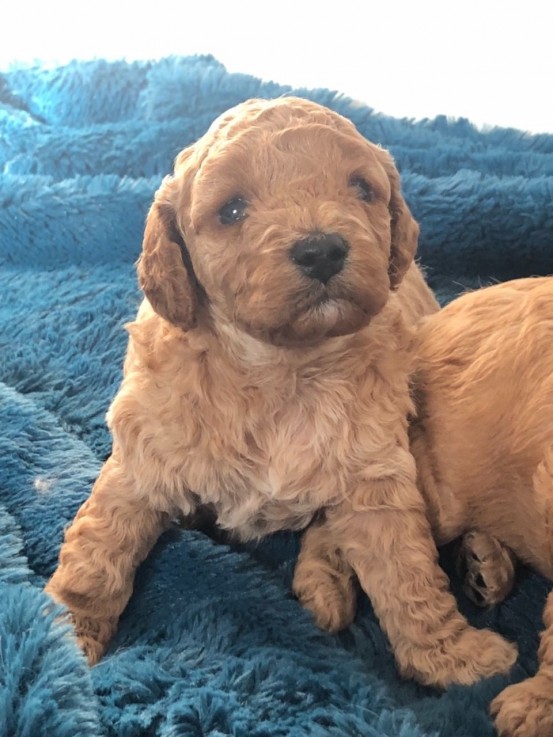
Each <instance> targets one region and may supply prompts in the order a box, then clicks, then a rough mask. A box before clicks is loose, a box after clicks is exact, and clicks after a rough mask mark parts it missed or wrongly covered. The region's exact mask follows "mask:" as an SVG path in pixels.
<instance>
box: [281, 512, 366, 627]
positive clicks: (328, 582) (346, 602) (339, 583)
mask: <svg viewBox="0 0 553 737" xmlns="http://www.w3.org/2000/svg"><path fill="white" fill-rule="evenodd" d="M292 587H293V590H294V593H295V594H296V596H297V597H298V599H299V600H300V601H301V603H302V604H303V606H304V607H305V608H306V609H308V610H309V611H310V612H311V613H312V614H313V616H314V617H315V622H316V623H317V625H318V626H319V627H320V628H321V629H324V630H327V631H328V632H339V631H340V630H342V629H344V628H346V627H349V625H350V624H351V623H352V622H353V618H354V617H355V608H356V603H357V593H356V590H355V583H354V580H353V570H352V568H351V566H350V565H349V564H348V563H346V561H345V560H344V557H343V555H342V554H341V552H340V550H339V549H338V548H337V547H336V546H335V545H333V544H332V539H330V538H329V534H328V529H327V528H325V526H324V524H321V523H320V522H314V523H313V524H312V525H311V526H310V527H308V528H307V530H306V531H305V532H304V533H303V536H302V540H301V550H300V554H299V557H298V562H297V564H296V570H295V571H294V582H293V584H292Z"/></svg>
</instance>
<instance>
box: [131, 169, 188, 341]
mask: <svg viewBox="0 0 553 737" xmlns="http://www.w3.org/2000/svg"><path fill="white" fill-rule="evenodd" d="M175 189H176V187H175V180H174V179H173V178H172V177H167V178H166V179H165V180H164V182H163V184H162V186H161V187H160V189H159V190H158V192H157V193H156V197H155V200H154V203H153V205H152V207H151V208H150V212H149V214H148V218H147V220H146V230H145V233H144V242H143V244H142V254H141V256H140V258H139V260H138V263H137V271H138V282H139V284H140V288H141V289H142V291H143V292H144V294H145V295H146V297H147V298H148V300H149V301H150V304H151V305H152V307H153V308H154V310H155V311H156V312H157V313H158V315H161V317H163V318H165V319H166V320H168V321H169V322H171V323H173V325H177V326H178V327H181V328H182V329H183V330H190V329H191V328H193V327H194V326H195V323H196V314H197V309H198V296H199V284H198V282H197V279H196V276H195V274H194V269H193V268H192V263H191V261H190V255H189V253H188V250H187V248H186V244H185V242H184V240H183V237H182V234H181V233H180V231H179V228H178V225H177V220H176V213H175V204H174V201H175V196H174V190H175Z"/></svg>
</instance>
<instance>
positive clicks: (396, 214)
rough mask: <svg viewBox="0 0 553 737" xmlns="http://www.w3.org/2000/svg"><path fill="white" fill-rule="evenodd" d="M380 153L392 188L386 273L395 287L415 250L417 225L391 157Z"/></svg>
mask: <svg viewBox="0 0 553 737" xmlns="http://www.w3.org/2000/svg"><path fill="white" fill-rule="evenodd" d="M382 153H383V154H384V155H383V156H382V159H381V162H382V164H383V166H384V169H385V170H386V173H387V174H388V178H389V180H390V184H391V188H392V194H391V197H390V204H389V206H388V207H389V210H390V217H391V222H392V247H391V252H390V265H389V268H388V273H389V276H390V286H391V288H392V289H397V287H398V286H399V284H400V283H401V280H402V279H403V277H404V276H405V273H406V271H407V269H408V268H409V267H410V266H411V264H412V262H413V259H414V257H415V254H416V252H417V246H418V242H419V226H418V223H417V221H416V220H415V218H414V217H413V216H412V214H411V211H410V210H409V208H408V206H407V203H406V202H405V200H404V199H403V195H402V194H401V186H400V181H399V173H398V171H397V169H396V167H395V164H394V162H393V159H392V157H391V156H390V155H389V154H388V153H387V152H385V151H383V152H382Z"/></svg>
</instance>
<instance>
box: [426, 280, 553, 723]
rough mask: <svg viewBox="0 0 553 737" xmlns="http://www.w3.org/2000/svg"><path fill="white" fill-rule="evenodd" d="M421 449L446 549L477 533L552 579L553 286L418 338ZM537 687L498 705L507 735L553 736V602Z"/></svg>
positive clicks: (479, 300)
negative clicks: (460, 537)
mask: <svg viewBox="0 0 553 737" xmlns="http://www.w3.org/2000/svg"><path fill="white" fill-rule="evenodd" d="M417 350H418V358H417V384H418V388H419V395H418V400H419V404H420V407H419V419H418V421H417V422H416V424H414V425H413V428H412V431H411V432H412V442H411V448H412V452H413V454H414V456H415V458H416V460H417V466H418V480H419V486H420V488H421V490H422V491H423V493H424V495H425V497H426V499H427V503H428V509H429V516H430V519H431V522H432V528H433V530H434V533H435V535H436V538H437V540H438V541H439V542H447V541H448V540H451V539H453V538H454V537H456V536H457V535H460V534H462V533H463V532H465V531H466V530H468V529H471V528H477V529H478V530H481V531H482V532H485V533H488V534H489V535H492V536H493V537H495V538H497V539H498V540H499V541H500V542H502V543H503V544H504V545H507V546H508V547H509V548H511V550H512V551H514V553H515V554H516V555H517V556H518V557H519V558H520V559H521V560H523V561H524V562H525V563H528V564H530V565H532V566H534V567H535V568H536V569H537V570H538V571H540V572H541V573H542V574H543V575H545V576H547V577H549V578H553V540H552V535H551V529H552V522H553V516H552V515H553V371H552V366H553V278H548V277H544V278H536V279H520V280H516V281H511V282H507V283H505V284H501V285H498V286H493V287H489V288H486V289H482V290H479V291H477V292H473V293H469V294H466V295H464V296H463V297H460V298H459V299H457V300H456V301H454V302H452V303H451V304H450V305H448V307H446V308H445V309H444V310H443V311H441V312H440V313H438V314H436V315H433V316H431V317H429V318H427V319H426V320H425V323H424V325H423V327H422V328H421V330H420V333H419V336H418V348H417ZM544 621H545V624H546V629H545V631H544V632H543V634H542V639H541V646H540V652H539V658H540V667H539V671H538V673H537V675H536V676H535V677H534V678H531V679H529V680H526V681H524V682H522V683H520V684H517V685H514V686H510V687H509V688H507V689H506V690H505V691H504V692H503V693H502V694H500V695H499V697H498V698H497V699H496V700H495V701H494V702H493V704H492V712H493V713H494V714H495V715H496V724H497V727H498V731H499V733H500V734H501V735H505V736H508V737H547V735H552V734H553V595H550V596H549V598H548V600H547V604H546V608H545V613H544Z"/></svg>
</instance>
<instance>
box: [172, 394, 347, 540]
mask: <svg viewBox="0 0 553 737" xmlns="http://www.w3.org/2000/svg"><path fill="white" fill-rule="evenodd" d="M202 410H203V411H202ZM355 414H356V413H355V411H354V409H353V404H352V402H351V401H342V402H336V400H334V401H327V398H326V397H325V393H324V392H322V391H318V392H315V391H308V392H303V393H298V394H297V395H294V396H293V397H290V398H289V399H288V400H286V401H282V402H280V403H278V404H277V405H276V406H274V405H270V404H268V403H263V402H260V401H259V399H258V398H257V400H256V399H255V398H252V401H251V404H249V403H247V402H246V403H241V404H238V403H237V404H236V406H235V407H234V408H233V409H231V411H229V407H228V406H226V407H225V410H224V417H222V416H221V409H220V407H217V405H216V403H215V404H212V405H211V406H209V407H207V406H205V405H204V406H203V407H198V408H197V411H196V412H195V418H192V417H189V418H188V419H189V421H190V420H192V422H193V424H194V425H195V427H196V432H195V434H194V437H193V441H192V442H191V443H187V444H186V446H187V447H183V449H182V454H181V458H180V463H179V466H180V468H179V471H178V472H179V473H180V474H181V475H182V477H183V479H184V480H185V482H186V485H187V486H188V488H189V489H191V490H192V491H193V492H194V493H195V494H196V495H197V496H198V497H199V498H200V502H201V503H204V504H210V505H212V506H213V507H214V508H215V510H216V513H217V517H218V522H219V524H220V525H221V526H222V527H224V528H227V529H232V530H235V531H237V532H238V533H239V534H241V535H242V536H243V537H255V536H259V535H262V534H266V533H268V532H273V531H276V530H280V529H300V528H302V527H304V526H305V525H306V524H308V523H309V521H310V520H311V518H312V517H313V515H314V514H315V512H316V511H317V510H318V509H320V508H321V507H323V506H325V505H328V504H331V503H333V502H335V501H337V500H338V499H340V498H341V497H342V496H343V494H345V493H346V489H347V487H348V478H349V476H350V475H351V473H352V471H353V469H352V463H351V456H350V453H349V449H350V446H351V439H352V435H355ZM209 417H212V421H211V422H210V421H209ZM216 417H217V419H215V418H216Z"/></svg>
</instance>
